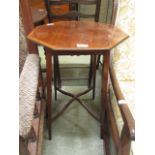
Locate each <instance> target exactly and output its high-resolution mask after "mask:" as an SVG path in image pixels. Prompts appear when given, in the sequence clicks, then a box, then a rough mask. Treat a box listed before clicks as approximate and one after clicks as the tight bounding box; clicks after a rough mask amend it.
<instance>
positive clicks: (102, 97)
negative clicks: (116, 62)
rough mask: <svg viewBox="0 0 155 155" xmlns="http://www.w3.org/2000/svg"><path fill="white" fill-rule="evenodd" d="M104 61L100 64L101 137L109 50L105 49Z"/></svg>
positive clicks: (105, 102) (102, 133)
mask: <svg viewBox="0 0 155 155" xmlns="http://www.w3.org/2000/svg"><path fill="white" fill-rule="evenodd" d="M103 56H104V61H103V65H102V87H101V111H100V121H101V124H100V127H101V128H100V129H101V131H100V132H101V138H102V139H103V135H104V123H105V122H104V116H105V110H106V104H107V93H108V75H109V63H110V51H105V52H104V54H103Z"/></svg>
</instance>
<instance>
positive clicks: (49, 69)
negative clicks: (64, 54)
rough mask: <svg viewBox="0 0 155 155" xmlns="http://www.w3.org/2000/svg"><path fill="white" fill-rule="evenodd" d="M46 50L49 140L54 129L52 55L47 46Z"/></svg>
mask: <svg viewBox="0 0 155 155" xmlns="http://www.w3.org/2000/svg"><path fill="white" fill-rule="evenodd" d="M45 52H46V79H47V125H48V132H49V140H51V137H52V136H51V132H52V131H51V130H52V119H51V118H52V55H51V51H50V50H49V49H47V48H45Z"/></svg>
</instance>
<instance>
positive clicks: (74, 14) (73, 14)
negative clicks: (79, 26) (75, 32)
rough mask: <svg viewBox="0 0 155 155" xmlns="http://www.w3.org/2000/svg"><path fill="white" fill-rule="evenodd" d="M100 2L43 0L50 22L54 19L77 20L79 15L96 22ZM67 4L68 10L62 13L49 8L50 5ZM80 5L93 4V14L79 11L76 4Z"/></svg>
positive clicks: (90, 0)
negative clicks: (59, 13) (56, 12)
mask: <svg viewBox="0 0 155 155" xmlns="http://www.w3.org/2000/svg"><path fill="white" fill-rule="evenodd" d="M100 3H101V0H61V1H57V0H52V1H51V0H45V4H46V8H47V11H48V16H49V21H50V22H52V21H53V20H54V19H61V18H62V19H70V20H78V19H79V18H80V17H82V18H93V19H95V21H96V22H98V20H99V13H100ZM64 4H68V5H69V6H70V10H69V11H68V12H66V13H64V14H62V15H57V14H54V13H53V12H52V10H51V6H52V5H64ZM80 4H82V5H95V13H94V14H91V15H90V14H84V13H81V12H79V9H78V6H79V5H80ZM72 5H76V6H77V7H72ZM73 8H74V9H73Z"/></svg>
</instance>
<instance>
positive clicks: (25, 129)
mask: <svg viewBox="0 0 155 155" xmlns="http://www.w3.org/2000/svg"><path fill="white" fill-rule="evenodd" d="M38 77H39V56H38V55H37V54H29V55H28V56H27V58H26V61H25V64H24V68H23V70H22V72H21V75H20V79H19V135H20V136H22V137H24V138H25V137H27V136H28V134H29V132H30V129H31V125H32V120H33V112H34V107H35V100H36V92H37V86H38Z"/></svg>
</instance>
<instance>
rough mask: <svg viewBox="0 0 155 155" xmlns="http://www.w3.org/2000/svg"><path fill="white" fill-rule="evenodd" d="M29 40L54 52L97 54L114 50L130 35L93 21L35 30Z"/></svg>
mask: <svg viewBox="0 0 155 155" xmlns="http://www.w3.org/2000/svg"><path fill="white" fill-rule="evenodd" d="M28 38H29V39H30V40H32V41H34V42H36V43H38V44H41V45H43V46H46V47H48V48H51V49H52V50H57V51H59V50H60V51H62V50H63V51H65V50H71V51H72V50H78V51H79V50H86V51H87V50H92V51H94V52H95V50H107V49H108V50H109V49H112V48H113V47H115V46H116V45H117V44H119V43H120V42H121V41H123V40H125V39H126V38H128V35H127V34H125V33H124V32H123V31H122V30H120V29H119V28H117V27H115V26H113V25H107V24H101V23H97V22H91V21H60V22H55V23H51V24H47V25H42V26H39V27H37V28H35V29H34V30H33V31H32V32H31V33H30V34H29V35H28ZM70 54H71V53H70ZM77 54H78V53H77Z"/></svg>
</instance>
